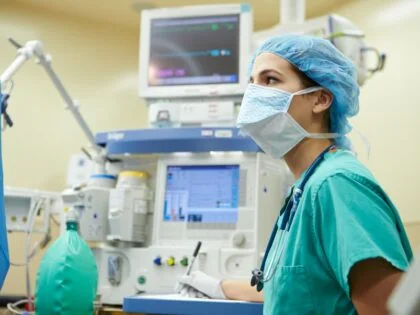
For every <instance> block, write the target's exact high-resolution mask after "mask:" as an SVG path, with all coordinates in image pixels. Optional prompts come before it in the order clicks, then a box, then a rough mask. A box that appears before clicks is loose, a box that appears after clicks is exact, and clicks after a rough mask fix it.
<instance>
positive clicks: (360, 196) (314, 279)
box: [264, 150, 412, 315]
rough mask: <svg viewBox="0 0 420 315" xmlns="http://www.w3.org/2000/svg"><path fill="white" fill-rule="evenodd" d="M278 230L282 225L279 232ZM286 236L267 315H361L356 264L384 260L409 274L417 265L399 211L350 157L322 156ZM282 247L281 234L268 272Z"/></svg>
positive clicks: (269, 287)
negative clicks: (353, 292)
mask: <svg viewBox="0 0 420 315" xmlns="http://www.w3.org/2000/svg"><path fill="white" fill-rule="evenodd" d="M303 177H304V174H303V175H302V177H301V178H300V179H299V180H298V181H297V183H298V182H299V181H301V180H302V179H303ZM280 222H281V217H280V218H279V220H278V222H277V228H279V226H280ZM287 234H289V236H288V237H285V238H284V240H285V247H284V251H283V254H282V255H281V258H280V260H278V259H277V261H278V264H277V268H276V269H273V270H276V271H275V272H274V273H273V276H272V278H271V280H268V282H265V283H264V314H266V315H268V314H270V315H271V314H288V315H290V314H299V315H303V314H322V315H327V314H356V310H355V308H354V306H353V303H352V301H351V299H350V287H349V279H348V276H349V272H350V269H351V268H352V266H354V264H356V263H357V262H359V261H362V260H365V259H369V258H378V257H381V258H383V259H385V260H387V261H388V262H390V263H391V264H392V265H393V266H394V267H396V268H397V269H400V270H406V269H407V267H408V265H409V262H410V260H411V259H412V251H411V248H410V244H409V241H408V238H407V235H406V233H405V230H404V227H403V224H402V222H401V219H400V217H399V215H398V212H397V210H396V208H395V206H394V205H393V204H392V202H391V201H390V199H389V198H388V196H387V195H386V193H385V192H384V191H383V190H382V189H381V187H380V186H379V184H378V183H377V182H376V180H375V179H374V177H373V175H372V174H371V173H370V172H369V170H367V169H366V168H365V167H364V166H363V165H362V164H361V163H360V162H359V161H358V160H357V159H356V157H355V156H354V155H353V153H351V152H350V151H346V150H337V151H332V152H329V153H327V154H326V155H325V156H324V161H322V163H321V164H320V165H319V166H318V168H317V169H316V170H315V172H314V173H313V174H312V176H311V177H310V179H309V180H308V182H307V184H306V186H305V189H304V192H303V195H302V198H301V199H300V202H299V205H298V209H297V212H296V215H295V218H294V220H293V223H292V226H291V229H290V231H289V233H287ZM287 234H286V235H287ZM278 242H279V231H278V232H277V234H276V238H275V240H274V242H273V246H272V248H271V250H270V252H269V255H268V258H267V263H266V267H265V271H264V272H267V268H268V266H269V265H270V262H271V261H274V262H275V261H276V259H275V257H276V256H277V257H278V252H279V250H278V248H280V247H281V246H279V245H278ZM276 252H277V255H276ZM273 258H274V260H273ZM274 265H276V264H275V263H274Z"/></svg>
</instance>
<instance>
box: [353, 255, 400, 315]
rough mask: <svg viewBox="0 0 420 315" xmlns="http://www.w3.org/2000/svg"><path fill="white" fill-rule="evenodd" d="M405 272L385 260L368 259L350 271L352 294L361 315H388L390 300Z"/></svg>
mask: <svg viewBox="0 0 420 315" xmlns="http://www.w3.org/2000/svg"><path fill="white" fill-rule="evenodd" d="M402 275H403V272H402V271H400V270H398V269H396V268H394V267H393V266H392V265H391V264H390V263H388V262H387V261H386V260H385V259H381V258H376V259H367V260H364V261H361V262H359V263H357V264H356V265H355V266H354V267H353V268H352V269H351V271H350V275H349V281H350V294H351V299H352V302H353V304H354V306H355V308H356V310H357V313H358V314H360V315H376V314H378V315H379V314H387V313H388V312H387V302H388V299H389V297H390V295H391V293H392V291H393V290H394V288H395V286H396V285H397V283H398V281H399V280H400V278H401V276H402Z"/></svg>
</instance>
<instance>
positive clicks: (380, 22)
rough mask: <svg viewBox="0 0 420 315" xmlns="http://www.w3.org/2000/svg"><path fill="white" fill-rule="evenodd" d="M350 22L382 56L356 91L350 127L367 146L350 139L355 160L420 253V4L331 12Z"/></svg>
mask: <svg viewBox="0 0 420 315" xmlns="http://www.w3.org/2000/svg"><path fill="white" fill-rule="evenodd" d="M334 12H335V13H337V14H340V15H343V16H345V17H347V18H349V19H351V20H352V21H353V22H354V23H355V24H356V25H358V26H359V27H360V28H361V29H362V30H363V31H364V32H365V34H366V40H367V43H368V44H369V45H371V46H373V47H377V48H378V49H380V50H382V51H384V52H386V54H387V61H386V65H385V69H384V71H383V72H381V73H378V74H376V75H375V76H373V77H372V79H371V80H370V81H368V82H367V83H366V84H365V86H363V87H362V90H361V98H360V113H359V114H358V116H357V117H355V118H354V119H353V120H352V123H353V125H354V126H355V127H356V128H357V129H358V130H359V131H361V132H362V133H363V134H364V135H365V136H366V137H367V139H368V140H369V141H370V143H371V146H372V151H371V155H370V159H367V156H366V151H365V149H364V147H363V144H362V141H360V138H358V136H357V135H355V134H354V135H352V139H354V143H355V144H356V148H357V150H358V152H359V156H360V158H361V160H362V161H363V162H364V163H366V164H367V165H368V167H369V168H370V169H371V170H372V171H373V173H374V174H375V176H376V177H377V179H378V180H379V182H380V183H381V184H382V185H383V187H384V188H385V190H386V191H387V192H388V193H389V195H390V197H391V199H392V200H393V201H394V203H395V204H396V206H397V207H398V209H399V211H400V214H401V216H402V218H403V220H404V222H405V223H406V226H407V231H408V233H409V236H410V239H411V242H412V245H413V247H414V248H418V247H420V194H419V193H418V184H417V183H418V180H419V178H420V168H419V161H420V144H419V136H420V129H419V128H418V126H419V123H418V117H420V102H419V96H418V95H419V94H418V86H419V80H420V77H419V70H420V66H419V59H418V47H420V36H419V30H420V1H416V0H400V1H396V0H369V1H355V2H353V3H350V4H348V5H346V6H342V7H340V8H339V9H337V10H335V11H334Z"/></svg>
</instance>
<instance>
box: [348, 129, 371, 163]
mask: <svg viewBox="0 0 420 315" xmlns="http://www.w3.org/2000/svg"><path fill="white" fill-rule="evenodd" d="M352 130H354V131H355V132H356V134H357V135H358V136H359V137H360V139H362V141H363V144H364V145H365V150H366V154H367V158H368V160H370V150H371V144H370V142H369V140H368V139H367V138H366V137H365V135H364V134H363V133H361V132H360V131H359V130H358V129H357V128H355V127H353V126H352Z"/></svg>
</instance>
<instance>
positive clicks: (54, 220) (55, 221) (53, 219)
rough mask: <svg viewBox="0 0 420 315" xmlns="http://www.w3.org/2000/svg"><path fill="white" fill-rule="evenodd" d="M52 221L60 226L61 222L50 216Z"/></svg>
mask: <svg viewBox="0 0 420 315" xmlns="http://www.w3.org/2000/svg"><path fill="white" fill-rule="evenodd" d="M50 218H51V221H53V222H54V223H55V224H56V225H57V226H60V222H58V221H57V219H56V218H55V217H54V215H53V214H51V215H50Z"/></svg>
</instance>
